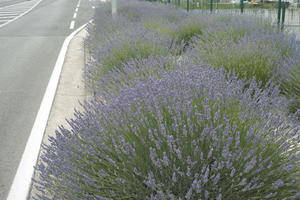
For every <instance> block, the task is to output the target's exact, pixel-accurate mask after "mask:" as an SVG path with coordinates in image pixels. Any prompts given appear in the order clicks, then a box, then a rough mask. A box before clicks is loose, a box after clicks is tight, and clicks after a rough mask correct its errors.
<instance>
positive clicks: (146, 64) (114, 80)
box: [89, 56, 182, 99]
mask: <svg viewBox="0 0 300 200" xmlns="http://www.w3.org/2000/svg"><path fill="white" fill-rule="evenodd" d="M179 67H180V65H179V62H178V61H177V59H176V57H164V56H155V57H149V58H147V59H142V60H132V61H130V62H128V63H126V64H123V66H122V67H121V68H114V69H112V70H111V71H110V72H109V73H108V74H106V75H104V76H101V77H100V78H99V80H98V81H97V82H94V83H93V84H92V85H89V89H90V91H94V93H95V94H96V96H101V98H103V99H107V98H108V99H110V98H113V97H114V96H117V95H118V94H119V93H120V90H121V89H122V88H124V87H131V86H134V85H135V84H136V83H137V82H147V81H148V80H149V79H152V78H155V79H158V78H161V76H162V75H163V74H164V73H165V72H167V71H171V70H175V69H178V68H179ZM181 68H182V67H181Z"/></svg>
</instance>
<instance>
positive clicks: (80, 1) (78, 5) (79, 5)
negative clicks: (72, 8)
mask: <svg viewBox="0 0 300 200" xmlns="http://www.w3.org/2000/svg"><path fill="white" fill-rule="evenodd" d="M80 3H81V1H80V0H79V1H78V4H77V8H79V6H80Z"/></svg>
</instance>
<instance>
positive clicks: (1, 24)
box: [0, 0, 42, 28]
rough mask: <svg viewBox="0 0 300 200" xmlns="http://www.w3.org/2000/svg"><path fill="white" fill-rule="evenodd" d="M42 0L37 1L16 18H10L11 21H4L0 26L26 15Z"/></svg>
mask: <svg viewBox="0 0 300 200" xmlns="http://www.w3.org/2000/svg"><path fill="white" fill-rule="evenodd" d="M41 1H42V0H39V1H37V2H36V3H35V4H34V5H33V6H32V7H31V8H30V9H28V10H27V11H25V12H24V13H22V14H20V15H19V16H17V17H16V18H14V19H12V20H10V21H8V22H6V23H4V24H1V25H0V28H1V27H3V26H5V25H7V24H9V23H11V22H13V21H16V20H17V19H19V18H20V17H22V16H24V15H26V14H27V13H29V12H30V11H32V10H33V9H34V8H35V7H36V6H37V5H38V4H39V3H41Z"/></svg>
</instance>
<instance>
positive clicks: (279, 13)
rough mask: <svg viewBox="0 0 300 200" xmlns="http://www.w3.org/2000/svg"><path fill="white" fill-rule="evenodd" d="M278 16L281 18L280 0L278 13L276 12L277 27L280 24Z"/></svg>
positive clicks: (279, 0) (279, 1)
mask: <svg viewBox="0 0 300 200" xmlns="http://www.w3.org/2000/svg"><path fill="white" fill-rule="evenodd" d="M280 18H281V0H278V13H277V24H278V28H279V26H280Z"/></svg>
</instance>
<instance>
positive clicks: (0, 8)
mask: <svg viewBox="0 0 300 200" xmlns="http://www.w3.org/2000/svg"><path fill="white" fill-rule="evenodd" d="M26 3H28V2H26V1H25V2H21V3H16V4H13V5H9V6H3V7H0V10H2V9H4V8H10V7H14V6H18V5H20V4H26Z"/></svg>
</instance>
